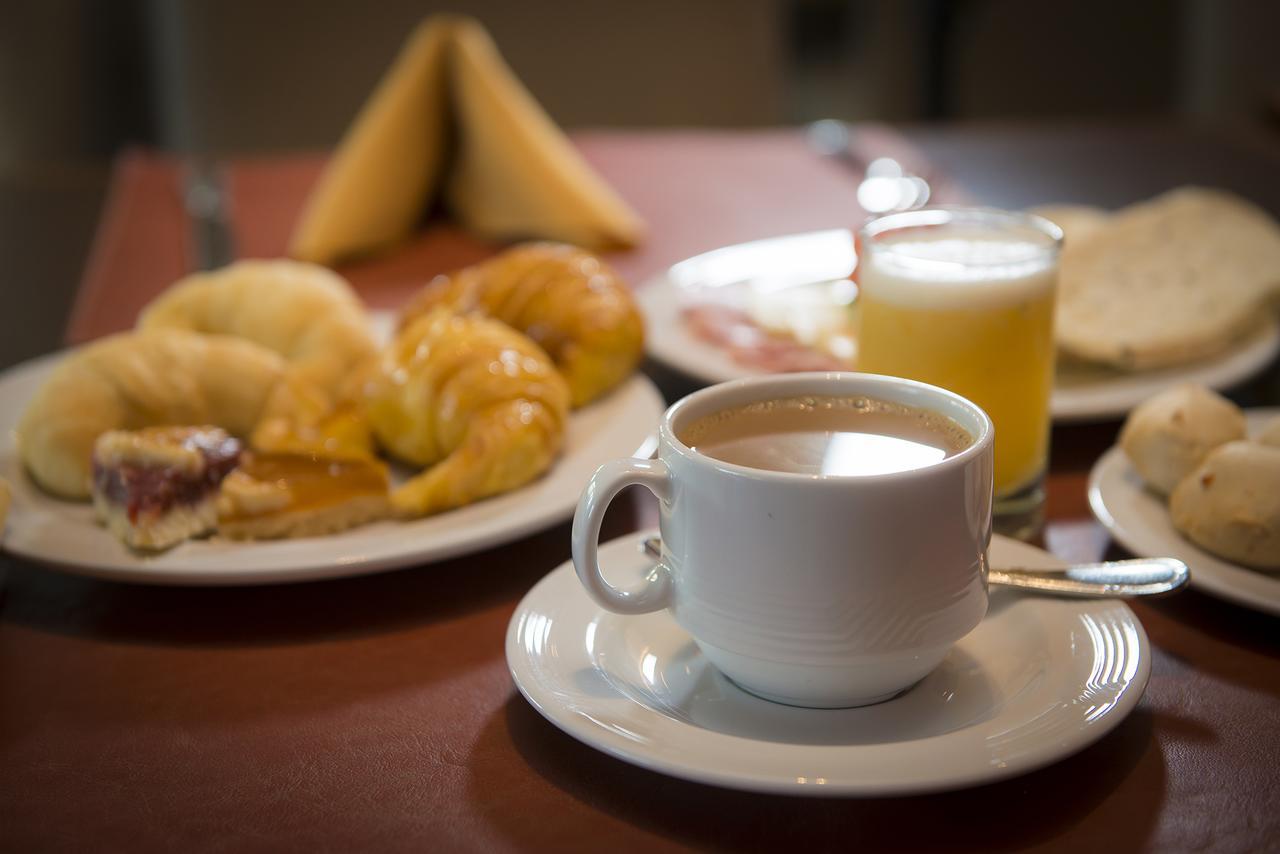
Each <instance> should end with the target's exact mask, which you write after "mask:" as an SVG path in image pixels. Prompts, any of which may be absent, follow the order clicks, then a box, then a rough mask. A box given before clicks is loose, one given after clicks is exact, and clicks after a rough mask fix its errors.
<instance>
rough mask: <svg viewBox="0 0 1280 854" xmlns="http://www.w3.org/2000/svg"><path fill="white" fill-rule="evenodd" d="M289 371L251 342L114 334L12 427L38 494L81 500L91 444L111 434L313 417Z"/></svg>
mask: <svg viewBox="0 0 1280 854" xmlns="http://www.w3.org/2000/svg"><path fill="white" fill-rule="evenodd" d="M285 378H286V363H285V361H284V359H283V358H281V357H280V356H279V355H278V354H276V353H273V352H271V351H270V350H267V349H266V348H264V347H261V346H258V345H257V344H254V343H252V342H250V341H242V340H240V339H236V338H230V337H226V336H218V335H199V334H197V333H194V332H185V331H182V330H157V331H154V332H133V333H122V334H119V335H112V336H111V337H109V338H104V339H102V340H101V341H98V342H95V343H93V344H90V345H88V346H86V347H83V348H81V349H79V350H76V351H74V352H73V353H71V354H70V355H69V356H68V357H67V358H66V359H65V360H63V361H62V363H61V364H59V365H58V367H57V368H55V369H54V371H53V373H52V374H51V375H50V377H49V379H48V380H46V381H45V384H44V385H43V386H42V387H41V388H40V390H39V391H38V392H37V393H36V395H35V397H34V398H33V399H32V400H31V402H30V404H28V406H27V409H26V411H25V412H24V413H23V415H22V418H21V420H20V421H19V424H18V447H19V453H20V455H21V457H22V461H23V463H24V464H25V465H26V467H27V471H29V472H30V473H31V476H32V477H33V478H34V479H35V481H36V483H38V484H39V485H40V486H41V487H42V488H43V489H45V490H47V491H48V492H51V493H54V494H56V495H60V496H63V497H66V498H87V497H88V496H89V480H90V476H91V458H92V455H93V443H94V441H95V440H96V439H97V438H98V436H99V435H101V434H102V433H105V432H106V431H108V430H136V429H139V428H142V427H150V426H156V425H166V424H173V425H186V424H213V425H216V426H218V427H222V428H223V429H224V430H227V431H228V432H231V433H234V434H236V435H238V436H249V435H250V434H251V433H253V431H254V429H255V427H256V426H257V425H258V424H259V422H262V421H264V420H272V419H276V418H279V419H287V420H290V421H292V420H293V419H294V418H295V415H294V412H295V411H310V410H311V409H312V408H313V407H312V406H310V405H307V403H306V401H308V399H309V397H308V392H307V390H306V389H305V387H304V386H302V385H300V384H297V385H295V384H291V383H289V382H286V379H285Z"/></svg>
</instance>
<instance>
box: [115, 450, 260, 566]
mask: <svg viewBox="0 0 1280 854" xmlns="http://www.w3.org/2000/svg"><path fill="white" fill-rule="evenodd" d="M239 459H240V443H239V442H238V441H237V440H236V439H234V438H232V437H231V436H230V435H229V434H228V433H227V432H226V431H224V430H221V429H219V428H217V427H148V428H145V429H142V430H109V431H107V432H106V433H103V434H102V435H101V436H99V437H98V439H97V441H96V442H95V443H94V448H93V479H92V494H93V506H94V510H95V511H96V513H97V515H98V518H99V519H100V520H101V521H102V522H103V524H105V525H106V526H107V528H108V529H109V530H110V531H111V533H113V534H114V535H115V536H116V537H118V538H119V539H120V540H122V541H123V542H124V543H125V544H126V545H128V546H129V547H131V548H134V549H139V550H146V551H158V550H161V549H167V548H170V547H171V546H175V545H177V544H178V543H180V542H182V541H183V540H186V539H189V538H191V537H198V536H202V535H204V534H208V533H211V532H212V531H213V530H214V528H215V527H216V525H217V517H218V514H217V497H218V488H219V486H220V485H221V483H222V480H223V478H225V477H226V476H227V473H228V472H230V471H231V470H232V469H233V468H235V466H236V463H237V462H238V461H239Z"/></svg>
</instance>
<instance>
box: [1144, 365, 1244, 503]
mask: <svg viewBox="0 0 1280 854" xmlns="http://www.w3.org/2000/svg"><path fill="white" fill-rule="evenodd" d="M1244 437H1245V420H1244V413H1242V412H1241V411H1240V408H1239V407H1237V406H1236V405H1235V404H1234V403H1232V402H1231V401H1229V400H1227V399H1226V398H1225V397H1222V396H1221V395H1220V394H1217V393H1216V392H1213V391H1211V390H1209V389H1207V388H1205V387H1203V386H1198V385H1191V384H1187V385H1180V386H1175V387H1174V388H1171V389H1167V390H1166V391H1163V392H1161V393H1160V394H1157V395H1156V396H1155V397H1153V398H1151V399H1150V400H1147V401H1146V402H1144V403H1143V404H1142V405H1140V406H1138V407H1137V408H1136V409H1134V410H1133V412H1131V413H1129V417H1128V419H1127V420H1126V421H1125V424H1124V428H1123V429H1122V430H1121V431H1120V447H1121V448H1123V449H1124V452H1125V454H1126V455H1127V456H1128V457H1129V461H1130V462H1132V463H1133V467H1134V468H1135V469H1137V470H1138V474H1140V475H1142V479H1143V480H1144V481H1146V483H1147V485H1148V486H1149V487H1151V488H1152V489H1154V490H1155V491H1157V492H1159V493H1160V494H1162V495H1167V494H1168V493H1169V492H1171V491H1172V490H1173V488H1174V487H1175V486H1177V485H1178V482H1179V481H1181V480H1182V479H1183V478H1184V477H1186V476H1187V474H1188V473H1190V471H1191V470H1192V469H1194V468H1195V467H1196V466H1197V465H1199V464H1200V462H1201V460H1203V459H1204V458H1205V457H1206V456H1207V455H1208V453H1209V452H1210V451H1212V450H1213V449H1214V448H1216V447H1217V446H1218V445H1221V444H1223V443H1225V442H1230V441H1232V440H1234V439H1243V438H1244Z"/></svg>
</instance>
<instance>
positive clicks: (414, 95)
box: [289, 16, 644, 264]
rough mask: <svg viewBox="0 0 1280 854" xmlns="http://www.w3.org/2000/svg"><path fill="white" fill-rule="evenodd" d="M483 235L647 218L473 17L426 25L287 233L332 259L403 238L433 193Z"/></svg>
mask: <svg viewBox="0 0 1280 854" xmlns="http://www.w3.org/2000/svg"><path fill="white" fill-rule="evenodd" d="M439 196H443V199H444V202H445V206H446V208H447V209H448V210H449V212H450V213H451V215H452V216H454V217H455V218H456V219H457V220H458V221H459V222H460V223H461V224H463V225H464V226H465V227H467V228H469V229H471V230H473V231H475V232H476V233H478V234H480V235H483V236H485V237H492V238H526V237H543V238H550V239H554V240H563V241H565V242H568V243H575V244H577V245H579V246H584V247H587V248H589V249H608V248H618V247H626V246H631V245H634V244H635V243H636V242H637V241H638V240H639V239H640V236H641V234H642V232H643V228H644V226H643V223H642V222H641V221H640V219H639V218H638V217H637V216H636V214H635V213H634V212H633V211H632V210H631V209H630V208H629V207H628V206H627V204H626V203H625V202H624V201H622V199H621V198H619V197H618V195H617V194H616V193H614V192H613V190H612V189H611V188H610V187H609V186H608V185H607V184H606V183H605V182H604V181H603V180H602V179H601V178H600V177H599V176H598V175H597V174H596V173H595V172H594V171H592V169H591V167H590V166H588V165H587V163H586V162H585V161H584V160H583V159H582V157H581V156H580V155H579V154H578V152H577V151H576V150H575V149H574V147H573V146H572V145H571V144H570V143H569V141H568V140H567V139H566V138H565V137H564V135H563V134H562V133H561V132H560V130H559V129H558V128H557V127H556V126H555V124H554V123H552V121H551V119H550V118H549V117H548V116H547V114H546V113H545V112H543V110H542V108H541V107H539V106H538V103H537V102H536V101H534V99H533V97H532V96H531V95H530V94H529V93H528V91H527V90H526V89H525V88H524V87H523V86H522V85H521V84H520V81H518V80H517V79H516V77H515V75H514V74H512V72H511V69H510V68H508V67H507V64H506V63H505V62H503V60H502V57H501V56H500V55H499V54H498V51H497V48H496V47H495V46H494V44H493V41H492V40H491V39H490V38H489V36H488V34H487V33H486V32H485V30H484V28H483V27H482V26H481V25H480V24H479V23H478V22H476V21H473V20H471V19H468V18H459V17H452V16H433V17H431V18H428V19H427V20H426V21H424V22H423V23H422V24H420V25H419V26H418V28H417V30H415V32H414V33H413V35H412V36H411V37H410V39H409V41H408V43H407V44H406V45H405V47H404V48H403V50H401V52H400V56H399V57H398V58H397V59H396V61H395V64H394V65H392V67H391V69H390V70H389V71H388V72H387V73H386V75H385V76H384V77H383V79H382V81H381V82H380V83H379V84H378V88H377V89H376V90H375V91H374V93H373V96H372V97H371V98H370V99H369V101H368V103H367V104H366V105H365V106H364V108H363V109H362V110H361V112H360V114H359V116H357V117H356V121H355V124H354V125H353V126H352V127H351V129H350V130H349V131H348V132H347V135H346V138H345V139H343V141H342V144H341V146H340V147H339V148H338V151H337V153H336V154H335V155H334V156H333V159H332V160H331V161H330V163H329V166H328V167H327V169H326V170H325V172H324V174H323V175H322V176H321V178H320V181H319V183H318V184H317V186H316V188H315V189H314V190H313V191H312V192H311V196H310V197H309V198H308V199H307V203H306V205H305V207H304V208H303V212H302V216H301V218H300V220H299V222H298V225H297V227H296V228H295V230H294V233H293V237H292V239H291V241H290V246H289V254H290V255H292V256H294V257H295V258H301V259H303V260H307V261H314V262H316V263H320V264H332V263H334V262H335V261H338V260H341V259H343V258H348V257H351V256H355V255H365V254H369V253H371V252H374V251H376V250H379V249H382V248H385V247H387V246H390V245H392V244H395V243H398V242H399V241H401V240H403V239H404V238H406V237H408V236H409V235H410V234H411V233H412V232H413V230H414V228H415V227H416V226H417V225H418V224H419V222H420V220H421V218H422V214H423V212H424V211H425V210H426V209H427V208H428V206H429V205H430V204H431V202H432V201H433V200H434V199H435V198H437V197H439Z"/></svg>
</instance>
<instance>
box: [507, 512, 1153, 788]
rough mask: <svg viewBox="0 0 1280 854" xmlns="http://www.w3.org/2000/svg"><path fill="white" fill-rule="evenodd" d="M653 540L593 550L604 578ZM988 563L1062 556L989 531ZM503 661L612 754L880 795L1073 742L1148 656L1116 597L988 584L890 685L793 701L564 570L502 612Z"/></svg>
mask: <svg viewBox="0 0 1280 854" xmlns="http://www.w3.org/2000/svg"><path fill="white" fill-rule="evenodd" d="M652 533H653V532H640V533H636V534H632V535H630V536H627V537H623V538H621V539H618V540H614V541H613V542H611V543H609V544H608V545H606V546H604V547H603V548H602V549H601V551H600V555H601V562H602V563H603V564H604V566H605V567H606V568H607V571H608V573H609V575H610V577H611V578H612V579H614V580H615V583H622V584H625V583H628V582H630V583H636V582H638V580H639V579H640V577H641V576H642V575H643V573H644V572H646V571H647V569H648V568H649V562H648V561H647V560H646V559H645V558H644V556H643V555H642V554H641V552H640V544H641V542H642V541H643V539H644V537H645V536H651V535H652ZM991 556H992V562H993V564H996V565H1013V564H1018V565H1023V566H1041V567H1060V566H1062V564H1061V562H1060V561H1058V560H1057V559H1056V558H1054V557H1053V556H1052V555H1050V554H1048V553H1046V552H1043V551H1040V550H1039V549H1036V548H1033V547H1031V546H1028V545H1024V544H1022V543H1017V542H1014V541H1012V540H1007V539H1004V538H1001V537H996V538H995V540H994V541H993V542H992V547H991ZM507 664H508V666H509V667H510V669H511V675H512V677H513V678H514V679H515V683H516V686H517V687H518V688H519V689H520V692H521V693H522V694H524V696H525V697H526V698H527V699H528V700H529V702H530V703H532V704H533V706H534V707H535V708H536V709H537V710H538V711H539V712H540V713H542V715H543V716H545V717H546V718H547V719H548V720H550V721H551V722H552V723H553V724H555V725H556V726H557V727H559V728H560V729H562V730H564V731H565V732H566V733H568V734H569V735H571V736H573V737H574V738H576V739H578V740H579V741H582V742H584V743H586V744H589V745H591V746H592V747H595V748H598V749H599V750H603V751H604V752H606V753H609V754H611V755H613V756H616V757H617V758H619V759H622V760H624V761H626V762H631V763H633V764H636V765H640V766H642V767H645V768H649V769H651V770H654V771H660V772H662V773H665V774H671V775H673V776H676V777H683V778H685V779H688V780H695V781H698V782H702V783H711V784H714V785H719V786H728V787H731V788H736V789H750V790H754V791H762V792H777V793H782V794H792V795H794V794H811V795H889V794H904V793H914V792H931V791H939V790H944V789H954V788H960V787H964V786H972V785H979V784H983V783H989V782H992V781H995V780H999V779H1002V778H1005V777H1011V776H1014V775H1016V774H1022V773H1024V772H1027V771H1031V770H1032V769H1035V768H1039V767H1041V766H1043V765H1046V764H1048V763H1050V762H1054V761H1056V760H1058V759H1062V758H1063V757H1065V756H1068V755H1069V754H1072V753H1075V752H1076V751H1078V750H1080V749H1082V748H1083V747H1085V746H1086V745H1088V744H1091V743H1092V742H1094V741H1096V740H1097V739H1098V738H1100V737H1101V736H1102V735H1103V734H1105V733H1106V732H1108V731H1109V730H1111V729H1112V728H1113V727H1114V726H1115V725H1116V724H1117V723H1119V722H1120V721H1121V720H1122V719H1123V718H1124V717H1125V715H1127V714H1128V713H1129V712H1130V711H1132V710H1133V708H1134V706H1136V705H1137V703H1138V699H1139V698H1140V697H1141V695H1142V691H1143V689H1144V688H1145V686H1146V684H1147V677H1148V676H1149V675H1150V672H1151V652H1150V647H1149V646H1148V643H1147V636H1146V633H1145V632H1144V631H1143V629H1142V626H1141V624H1140V623H1139V622H1138V620H1137V618H1136V617H1135V616H1134V615H1133V612H1132V611H1130V610H1129V608H1128V607H1127V606H1126V605H1124V603H1122V602H1119V601H1116V600H1105V601H1084V600H1069V599H1050V598H1042V597H1036V596H1027V595H1022V594H1017V593H1013V592H1010V591H1007V590H999V589H996V590H994V591H993V593H992V599H991V609H990V611H989V613H988V615H987V618H986V619H985V620H984V621H983V622H982V624H981V625H979V626H978V628H976V629H975V630H974V631H973V632H972V633H971V634H970V635H969V636H968V637H966V638H964V639H962V640H961V641H960V643H959V644H957V645H956V647H955V649H953V650H952V651H951V653H950V654H949V655H948V657H947V659H946V660H945V661H944V662H943V663H942V665H941V666H940V667H939V668H938V669H937V670H936V671H934V672H933V673H932V674H931V675H929V676H928V677H926V678H925V679H924V681H922V682H921V683H920V684H918V685H917V686H915V687H914V688H912V689H911V690H910V691H908V692H907V693H905V694H903V695H902V696H900V697H897V698H895V699H893V700H890V701H888V702H886V703H881V704H879V705H876V706H868V707H864V708H860V709H834V710H822V709H801V708H795V707H792V706H783V705H779V704H777V703H771V702H769V701H767V700H762V699H759V698H758V697H754V696H752V695H750V694H748V693H746V692H744V691H742V690H741V689H739V688H737V687H736V686H734V685H733V683H731V682H729V681H728V680H727V679H725V678H724V677H723V676H721V675H720V674H719V673H718V672H716V671H715V670H714V669H713V668H712V667H711V665H710V664H708V663H707V661H706V660H705V659H704V658H703V657H702V655H701V654H700V653H699V652H698V649H697V647H696V646H695V645H694V643H693V641H692V639H691V638H690V637H689V635H688V634H686V633H685V632H684V630H683V629H681V628H680V627H679V626H678V625H676V623H675V621H674V620H673V619H672V618H671V616H670V615H669V614H668V613H667V612H659V613H656V614H646V615H644V616H640V617H621V616H618V615H615V614H610V613H608V612H605V611H602V610H601V609H600V608H599V607H598V606H596V605H595V604H594V603H593V602H592V601H591V600H590V599H588V598H587V594H586V593H585V591H583V589H582V586H581V585H580V584H579V583H578V579H577V576H576V575H575V574H574V571H573V566H572V565H571V564H564V565H563V566H561V567H559V568H558V569H556V570H555V571H554V572H552V573H551V574H550V575H548V576H547V577H546V578H544V579H542V581H540V582H538V584H537V585H536V586H535V587H534V588H533V589H532V590H531V591H529V593H528V595H526V596H525V598H524V600H523V601H522V602H521V603H520V605H519V607H517V608H516V612H515V615H514V616H513V617H512V619H511V623H510V626H509V627H508V629H507Z"/></svg>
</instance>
